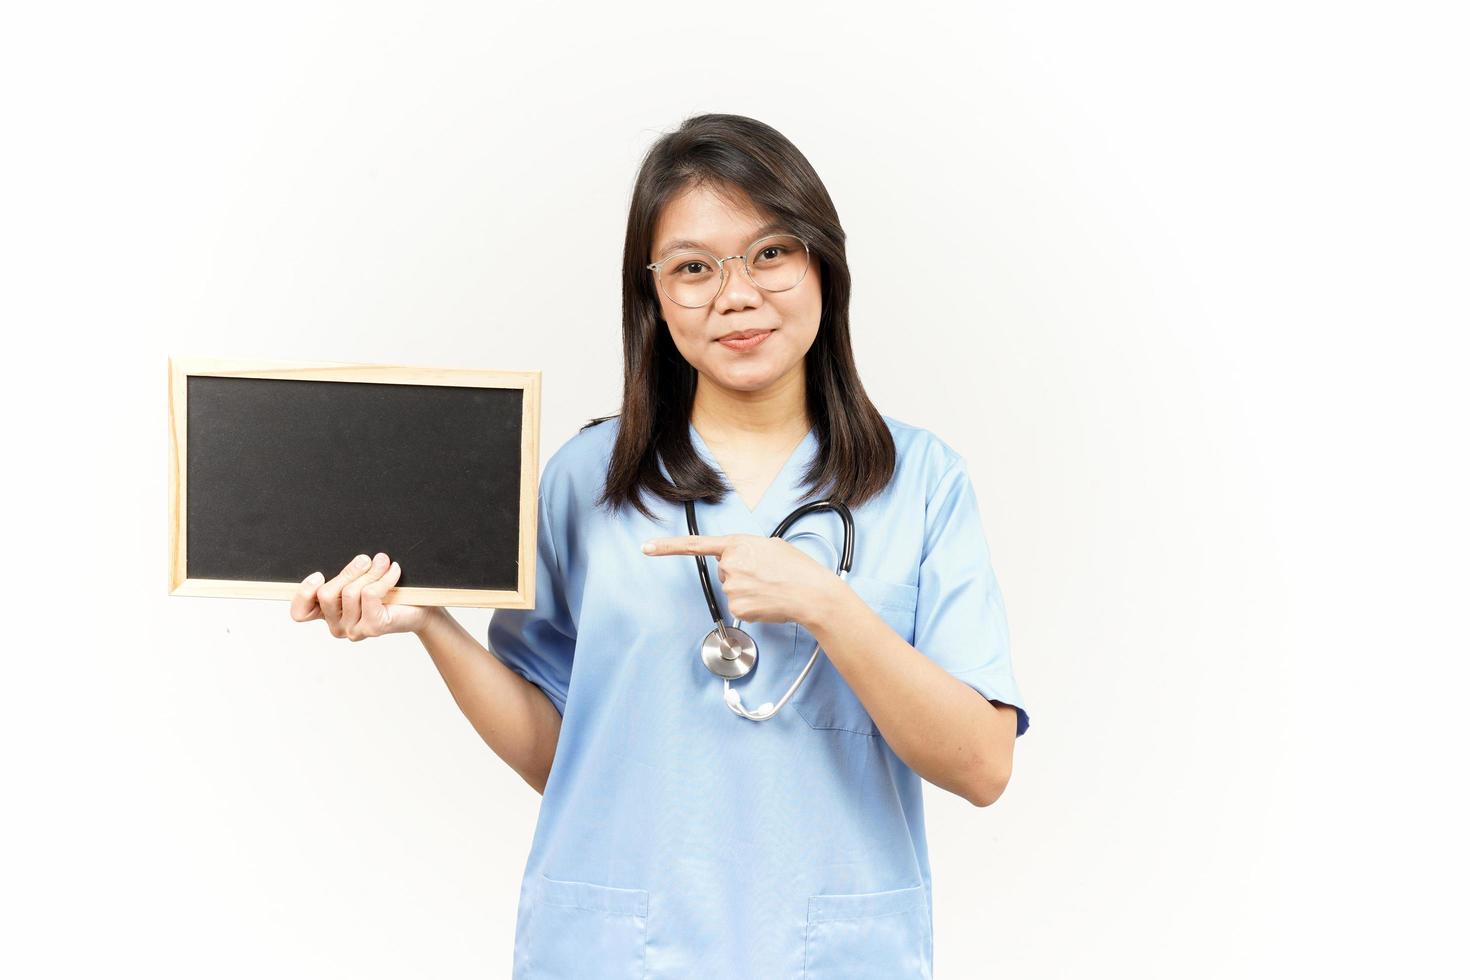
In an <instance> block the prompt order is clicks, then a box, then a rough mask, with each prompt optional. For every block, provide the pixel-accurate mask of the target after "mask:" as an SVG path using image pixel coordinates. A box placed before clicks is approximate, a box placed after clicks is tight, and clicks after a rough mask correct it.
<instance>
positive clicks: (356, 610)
mask: <svg viewBox="0 0 1470 980" xmlns="http://www.w3.org/2000/svg"><path fill="white" fill-rule="evenodd" d="M387 568H388V556H387V555H385V554H383V553H382V552H381V551H380V552H378V553H377V554H376V555H374V556H373V560H372V562H371V563H370V564H369V565H368V567H367V569H366V570H365V571H363V572H362V574H360V575H358V576H357V577H356V578H354V579H353V580H352V581H351V582H348V583H347V584H346V585H344V586H342V629H343V631H344V632H346V633H347V635H348V636H352V635H353V634H354V633H356V632H357V625H358V622H359V621H360V620H361V619H362V590H363V589H364V588H366V587H367V586H369V585H371V584H372V583H374V582H376V581H377V580H378V579H379V578H380V577H381V576H382V574H383V572H384V571H385V570H386V569H387Z"/></svg>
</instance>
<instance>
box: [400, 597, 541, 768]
mask: <svg viewBox="0 0 1470 980" xmlns="http://www.w3.org/2000/svg"><path fill="white" fill-rule="evenodd" d="M417 635H418V638H419V640H420V641H422V642H423V644H424V649H426V650H428V651H429V656H430V657H431V658H432V659H433V661H434V666H435V667H437V668H439V674H440V676H441V677H443V678H444V683H445V684H446V685H448V687H449V693H450V694H452V695H453V696H454V701H455V703H456V704H458V705H459V710H460V711H462V712H463V713H464V716H465V718H467V719H468V720H469V723H470V724H471V725H472V726H473V727H474V729H475V731H476V732H478V733H479V734H480V737H481V738H482V739H484V740H485V744H486V745H488V746H490V748H491V749H492V750H494V752H495V754H496V755H498V756H500V758H501V759H503V760H504V761H505V762H506V763H507V764H508V765H509V766H510V767H511V768H512V769H514V770H515V771H516V772H517V773H518V774H519V775H520V777H521V778H522V779H524V780H525V781H526V782H527V783H529V784H530V785H531V788H532V789H534V790H535V791H536V792H538V793H544V792H545V791H546V779H547V776H548V775H549V774H550V773H551V760H552V759H553V757H554V756H555V755H556V743H557V739H558V737H559V736H560V735H561V713H560V712H559V711H557V710H556V706H555V705H554V704H552V703H551V700H550V699H549V698H547V697H546V695H545V694H544V693H543V692H542V690H541V689H540V688H539V687H537V686H536V685H535V684H532V683H531V682H530V681H528V680H526V679H525V678H524V677H522V676H520V675H519V674H517V673H516V672H515V671H513V670H511V669H510V668H509V667H507V666H506V665H505V664H503V663H501V662H500V661H499V660H498V659H496V658H495V657H494V656H493V655H491V653H490V651H489V650H487V649H486V648H485V647H484V646H482V645H481V644H480V642H479V641H478V640H476V639H475V638H474V637H473V636H471V635H470V634H469V632H468V631H466V630H465V628H464V627H463V626H461V625H460V623H459V620H457V619H455V618H454V616H452V615H451V614H450V613H449V610H447V609H444V608H443V607H434V608H433V611H432V612H431V614H430V615H429V616H428V618H427V620H426V622H425V625H424V627H423V629H421V630H419V631H417Z"/></svg>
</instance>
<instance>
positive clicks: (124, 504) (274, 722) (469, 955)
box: [0, 0, 1470, 978]
mask: <svg viewBox="0 0 1470 980" xmlns="http://www.w3.org/2000/svg"><path fill="white" fill-rule="evenodd" d="M1467 41H1470V37H1467V31H1466V22H1465V19H1464V16H1463V15H1462V14H1461V13H1460V8H1459V6H1458V5H1454V4H1450V3H1443V4H1430V3H1398V4H1388V3H1377V4H1366V3H1338V4H1328V3H1304V2H1273V3H1265V2H1244V3H1241V2H1236V3H1229V4H1224V3H1216V4H1187V3H1186V4H1181V3H1165V2H1136V0H1125V2H1122V3H1116V4H1088V3H1078V2H1053V0H1036V2H1030V3H1007V4H958V3H955V4H941V5H936V4H932V3H924V2H912V3H905V4H902V5H898V6H894V7H877V6H867V5H863V4H856V5H855V4H850V3H849V4H838V3H828V4H804V3H791V4H777V5H774V6H772V5H765V6H761V5H754V6H752V5H749V4H744V5H729V4H693V5H688V4H684V5H657V4H646V3H645V4H590V3H575V4H556V5H549V4H548V5H536V4H520V5H515V6H504V7H496V6H492V5H489V4H467V3H455V4H439V5H433V4H430V5H424V4H409V3H400V4H383V3H352V4H347V3H338V4H324V3H309V2H295V3H290V4H278V3H255V4H250V5H234V6H228V7H227V6H224V5H200V4H184V3H175V4H160V3H143V4H131V5H103V4H92V5H74V4H47V5H44V6H43V5H32V6H30V7H28V8H25V9H15V8H9V9H7V11H6V13H5V14H4V15H3V20H0V85H3V93H4V94H3V97H0V124H3V137H0V139H3V142H4V146H5V149H4V152H3V154H0V178H3V179H0V202H3V207H0V243H3V244H0V249H3V251H0V322H3V325H4V328H5V329H4V334H3V335H4V336H5V338H6V347H7V350H8V353H9V354H10V357H9V358H8V365H9V369H8V370H7V372H6V379H5V384H4V386H3V388H4V393H5V394H4V398H5V414H6V433H7V439H6V442H7V446H6V449H7V452H6V456H7V462H8V465H7V466H6V471H7V472H8V473H9V474H10V476H9V478H8V479H7V480H6V484H7V493H6V497H7V499H9V500H10V504H9V505H8V506H7V508H6V509H7V511H8V517H9V520H8V522H7V532H8V533H7V534H6V544H7V546H6V549H5V550H6V554H5V558H4V566H5V571H4V584H5V594H6V596H7V599H8V603H7V608H8V615H7V616H6V621H5V623H4V640H3V647H4V657H3V674H0V709H3V710H0V744H3V746H4V748H3V753H4V755H3V764H4V770H3V784H0V785H3V790H0V792H3V800H4V805H3V808H0V821H3V824H4V827H3V836H0V848H3V852H0V902H3V908H0V915H3V918H0V922H3V926H0V973H4V974H5V975H6V976H12V977H82V976H104V975H105V976H145V975H146V976H149V977H159V978H161V977H200V976H210V977H257V976H280V977H344V978H345V977H353V978H366V977H395V978H396V977H434V978H452V977H504V976H508V975H509V972H510V962H511V947H512V941H513V933H514V924H515V908H516V904H515V903H516V898H517V891H518V885H519V878H520V873H521V870H522V867H523V863H524V860H525V856H526V853H527V849H528V847H529V844H530V839H531V832H532V829H533V825H534V821H535V816H536V808H537V804H538V802H539V799H540V798H539V797H538V796H537V795H536V794H535V792H534V791H532V790H531V789H529V788H528V787H527V786H526V785H525V784H524V783H522V782H521V780H520V779H519V778H518V777H517V776H516V775H515V774H514V773H513V772H511V771H510V769H509V768H508V767H506V766H505V765H504V764H502V763H501V762H500V760H499V759H498V758H496V757H495V756H494V755H493V753H491V751H490V750H489V749H488V748H487V747H486V746H485V745H484V744H483V743H482V742H481V741H480V740H479V738H478V737H477V736H476V735H475V733H474V731H473V730H472V729H471V728H470V726H469V724H468V723H467V722H466V721H465V720H464V718H463V717H462V716H461V715H460V713H459V711H458V709H457V708H456V706H455V704H454V702H453V700H452V699H451V698H450V696H449V693H448V691H447V690H446V689H445V687H444V685H443V683H442V681H441V680H440V678H439V675H438V673H437V672H436V671H435V669H434V667H433V665H432V663H431V662H430V661H429V659H428V657H427V655H426V654H425V652H424V651H423V649H422V647H421V646H420V645H419V644H418V642H417V641H416V640H415V639H414V638H413V637H411V636H394V637H386V638H381V639H377V640H372V641H368V642H364V643H359V644H352V643H349V642H347V641H345V640H334V639H332V638H331V636H330V635H329V634H328V633H327V631H326V627H325V626H324V625H323V624H322V623H320V622H317V623H309V624H296V623H293V622H291V620H290V618H289V616H288V613H287V607H286V604H285V603H283V602H275V601H248V600H215V599H198V598H179V597H169V596H167V595H166V572H167V540H168V535H167V524H166V518H167V469H166V466H167V439H166V436H167V401H166V394H167V393H166V371H165V367H166V359H167V357H168V356H169V355H172V354H178V355H185V354H193V355H204V356H219V357H237V358H270V359H302V360H323V359H325V360H341V361H360V362H369V363H400V364H416V365H426V366H444V367H467V368H505V369H516V370H524V369H529V370H540V371H541V372H543V395H542V397H543V403H542V432H541V444H542V447H543V457H542V463H543V464H544V461H545V458H547V457H549V455H550V453H551V452H553V451H554V450H555V449H556V448H557V447H559V446H560V445H561V444H562V443H563V442H564V441H565V440H566V439H567V438H569V437H570V436H571V435H572V434H573V433H574V432H575V431H576V429H577V427H578V426H579V425H580V424H581V423H582V422H584V421H586V420H587V419H588V418H590V417H592V416H594V415H604V414H609V413H611V412H615V411H616V410H617V408H618V395H619V390H620V384H621V377H620V364H621V362H620V348H619V325H620V296H619V278H618V276H619V266H620V263H621V261H622V255H621V245H622V238H623V232H624V225H625V221H626V207H627V202H628V198H629V194H630V189H631V184H632V180H633V176H634V173H635V170H636V167H637V163H638V161H639V158H640V156H641V154H642V153H643V151H644V150H645V149H646V148H647V146H648V144H649V143H650V142H651V141H652V140H653V139H654V138H655V137H656V136H657V135H658V134H659V133H660V132H662V131H665V130H667V129H670V128H672V127H674V126H676V125H677V124H678V122H679V120H680V119H681V118H682V117H683V116H685V115H687V114H691V113H695V112H702V111H721V112H735V113H741V114H745V115H750V116H754V117H756V118H758V119H761V120H763V121H765V122H768V123H770V124H771V125H773V126H775V127H776V128H777V129H779V130H781V131H782V132H783V133H785V134H786V135H787V136H788V137H789V138H790V139H791V140H792V141H793V142H794V143H795V144H796V145H797V146H798V147H800V148H801V149H802V150H803V152H804V153H805V154H806V155H807V156H808V158H809V159H810V160H811V161H812V163H813V165H814V166H815V167H816V169H817V171H818V172H819V173H820V174H821V175H822V177H823V179H824V180H825V182H826V184H827V187H828V189H829V190H830V192H831V194H832V196H833V198H834V200H835V201H836V204H837V207H838V209H839V212H840V214H841V217H842V220H843V223H844V226H845V228H846V231H847V234H848V236H849V237H848V244H849V258H850V261H851V265H852V270H853V278H854V290H853V302H852V322H853V332H854V337H855V344H856V348H857V355H858V361H859V366H860V368H861V370H862V372H863V377H864V381H865V383H866V385H867V386H868V389H869V391H870V393H871V395H872V396H873V398H874V400H875V401H876V403H877V404H878V406H879V408H880V409H881V410H882V411H884V412H885V413H887V414H889V415H892V416H895V417H897V418H899V419H902V420H904V421H908V422H911V423H914V424H917V425H922V426H924V427H926V428H929V429H931V430H933V431H934V432H935V433H937V434H938V435H939V436H940V437H941V438H943V439H944V440H945V441H947V442H949V443H950V444H951V445H952V446H954V447H955V448H956V449H958V450H959V451H960V452H961V453H962V454H964V455H965V457H966V459H967V461H968V462H969V464H970V470H971V473H972V475H973V476H974V478H975V481H976V485H977V489H978V491H979V495H980V501H981V509H982V513H983V517H984V521H985V525H986V530H987V534H988V536H989V539H990V543H991V547H992V551H993V559H994V562H995V565H996V569H997V573H998V575H999V578H1000V582H1001V586H1002V589H1003V592H1004V594H1005V598H1006V603H1007V608H1008V611H1009V618H1010V624H1011V633H1012V640H1013V644H1014V658H1015V664H1016V671H1017V676H1018V678H1019V680H1020V684H1021V687H1022V690H1023V692H1024V693H1025V695H1026V698H1027V701H1028V706H1029V708H1030V709H1031V712H1032V717H1033V721H1034V727H1033V728H1032V730H1031V731H1030V732H1028V733H1027V734H1026V735H1025V736H1024V737H1023V738H1022V739H1021V741H1020V742H1019V743H1018V746H1017V754H1016V765H1015V773H1014V776H1013V778H1012V780H1011V784H1010V786H1009V788H1008V789H1007V791H1006V793H1005V795H1004V796H1003V797H1002V798H1001V800H1000V801H999V802H997V803H996V804H995V805H994V806H991V807H988V808H984V809H977V808H974V807H971V806H970V805H968V804H966V803H965V802H964V801H962V800H961V799H959V798H958V797H955V796H951V795H950V794H948V793H946V792H944V791H942V790H939V789H937V788H936V787H932V786H931V787H926V799H927V804H928V819H929V833H930V846H931V854H932V861H933V867H934V875H935V899H936V908H935V967H936V973H937V975H938V976H939V977H942V978H970V977H977V978H978V977H990V976H994V977H1002V976H1004V977H1027V978H1031V977H1035V978H1051V977H1063V976H1065V977H1141V976H1143V977H1239V976H1273V977H1274V976H1283V977H1285V976H1307V975H1311V976H1328V975H1331V976H1381V975H1385V974H1388V975H1395V976H1403V975H1415V976H1421V975H1422V976H1448V975H1464V971H1465V970H1466V969H1467V965H1466V961H1465V957H1464V954H1463V952H1462V947H1460V946H1458V945H1452V942H1451V936H1452V934H1453V933H1454V931H1456V930H1457V928H1458V927H1460V926H1463V923H1464V919H1465V914H1466V902H1465V897H1464V889H1463V882H1464V880H1465V876H1466V874H1467V871H1470V867H1467V860H1466V846H1465V843H1464V837H1463V831H1464V828H1465V826H1466V823H1467V819H1470V814H1467V812H1466V805H1465V803H1466V799H1465V798H1466V794H1465V785H1464V784H1465V773H1466V764H1465V760H1464V750H1465V749H1466V747H1467V744H1470V740H1467V738H1466V725H1465V722H1464V708H1463V705H1464V702H1465V699H1466V690H1467V685H1466V681H1467V680H1470V671H1467V668H1466V664H1465V657H1466V654H1467V653H1470V644H1467V641H1466V616H1465V613H1466V609H1467V602H1466V586H1467V584H1470V583H1467V572H1466V563H1467V554H1470V551H1467V547H1470V522H1467V518H1466V509H1465V501H1466V500H1467V499H1470V485H1467V478H1466V451H1467V438H1466V421H1467V418H1470V404H1467V396H1466V367H1467V364H1466V360H1467V359H1466V353H1467V343H1466V331H1467V329H1470V315H1467V301H1466V285H1467V269H1470V261H1467V260H1470V246H1467V231H1466V229H1467V221H1470V206H1467V205H1470V200H1467V191H1466V179H1465V175H1466V174H1467V173H1470V151H1467V137H1466V125H1465V122H1466V117H1465V100H1466V94H1467V91H1470V77H1467V71H1466V68H1465V59H1464V51H1465V47H1466V44H1467ZM361 492H362V493H363V494H371V493H372V492H373V488H372V487H371V486H364V487H362V488H361ZM328 574H331V572H330V571H329V572H328ZM457 615H458V616H459V618H460V619H461V621H462V622H464V623H465V624H466V626H468V627H469V628H470V629H471V631H472V632H473V633H474V634H475V635H477V636H478V637H480V638H481V640H482V642H483V639H484V635H485V627H486V625H487V623H488V620H489V611H488V610H459V611H457ZM694 627H695V624H691V637H692V636H693V635H694V632H695V629H694Z"/></svg>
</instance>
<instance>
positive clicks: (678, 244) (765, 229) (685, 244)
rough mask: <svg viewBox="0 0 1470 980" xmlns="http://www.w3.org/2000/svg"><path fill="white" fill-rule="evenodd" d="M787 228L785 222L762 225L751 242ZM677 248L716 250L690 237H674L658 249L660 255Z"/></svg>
mask: <svg viewBox="0 0 1470 980" xmlns="http://www.w3.org/2000/svg"><path fill="white" fill-rule="evenodd" d="M785 230H786V224H785V222H781V221H772V222H770V223H769V224H766V225H762V226H761V227H760V228H757V229H756V232H755V236H754V237H753V238H751V242H752V243H755V242H757V241H759V240H760V239H762V238H764V237H765V236H766V235H769V234H770V233H771V232H773V231H785ZM676 248H701V249H704V250H705V251H707V252H713V251H714V249H713V248H711V247H710V246H708V245H706V244H705V243H704V242H696V241H693V240H691V239H688V238H676V239H674V240H673V241H671V242H667V243H665V244H664V247H663V248H661V249H659V250H658V254H659V255H668V254H669V253H670V252H672V251H673V250H674V249H676Z"/></svg>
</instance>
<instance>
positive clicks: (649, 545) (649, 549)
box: [643, 541, 653, 555]
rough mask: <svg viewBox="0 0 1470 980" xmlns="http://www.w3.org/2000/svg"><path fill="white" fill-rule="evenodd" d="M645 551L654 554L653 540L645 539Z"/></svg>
mask: <svg viewBox="0 0 1470 980" xmlns="http://www.w3.org/2000/svg"><path fill="white" fill-rule="evenodd" d="M643 553H644V554H645V555H651V554H653V542H652V541H645V542H643Z"/></svg>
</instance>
